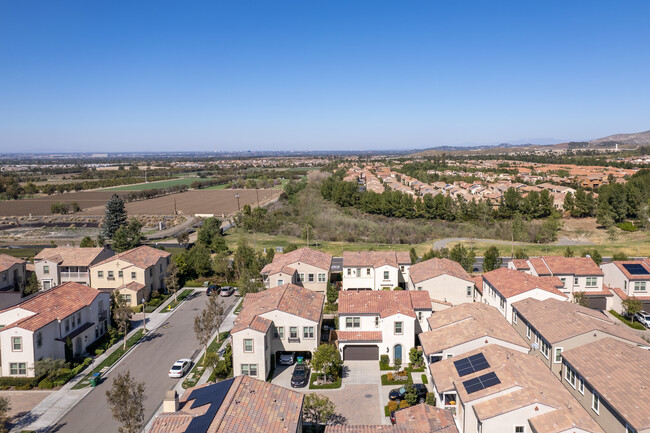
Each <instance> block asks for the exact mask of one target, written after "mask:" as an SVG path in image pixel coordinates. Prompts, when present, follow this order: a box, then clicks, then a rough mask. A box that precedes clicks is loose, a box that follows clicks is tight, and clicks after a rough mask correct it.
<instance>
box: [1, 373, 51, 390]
mask: <svg viewBox="0 0 650 433" xmlns="http://www.w3.org/2000/svg"><path fill="white" fill-rule="evenodd" d="M42 379H43V376H41V377H11V376H5V377H0V387H11V386H13V387H16V388H17V387H23V386H29V388H34V387H36V386H38V383H39V382H40V381H41V380H42ZM29 388H27V389H29Z"/></svg>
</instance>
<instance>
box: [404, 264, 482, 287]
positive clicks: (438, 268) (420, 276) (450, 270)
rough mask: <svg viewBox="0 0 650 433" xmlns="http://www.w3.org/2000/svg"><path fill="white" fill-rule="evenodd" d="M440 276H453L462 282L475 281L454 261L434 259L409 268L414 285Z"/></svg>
mask: <svg viewBox="0 0 650 433" xmlns="http://www.w3.org/2000/svg"><path fill="white" fill-rule="evenodd" d="M439 275H451V276H453V277H456V278H460V279H461V280H466V281H473V280H472V277H470V276H469V274H468V273H467V271H465V269H463V267H462V266H461V265H460V264H459V263H458V262H454V261H453V260H449V259H438V258H433V259H430V260H426V261H424V262H420V263H416V264H414V265H413V266H411V267H410V268H409V276H410V277H411V281H413V283H414V284H417V283H419V282H421V281H425V280H429V279H431V278H435V277H437V276H439Z"/></svg>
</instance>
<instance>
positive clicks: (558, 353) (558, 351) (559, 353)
mask: <svg viewBox="0 0 650 433" xmlns="http://www.w3.org/2000/svg"><path fill="white" fill-rule="evenodd" d="M562 350H563V349H562V348H561V347H556V348H555V363H556V364H560V363H561V362H562Z"/></svg>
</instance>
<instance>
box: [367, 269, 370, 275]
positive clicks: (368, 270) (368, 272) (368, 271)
mask: <svg viewBox="0 0 650 433" xmlns="http://www.w3.org/2000/svg"><path fill="white" fill-rule="evenodd" d="M366 276H368V277H369V276H370V268H368V269H366Z"/></svg>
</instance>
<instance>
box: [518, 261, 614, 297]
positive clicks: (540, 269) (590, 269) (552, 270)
mask: <svg viewBox="0 0 650 433" xmlns="http://www.w3.org/2000/svg"><path fill="white" fill-rule="evenodd" d="M525 262H526V264H525V265H524V266H522V267H521V268H519V267H517V265H520V266H521V260H516V261H515V260H513V261H511V262H510V263H509V264H508V267H509V268H510V269H516V270H520V271H522V272H526V273H529V274H531V275H535V276H538V277H558V278H559V279H560V281H562V284H563V286H564V287H563V288H561V289H560V291H561V292H562V293H564V294H565V295H567V296H569V298H570V299H571V300H572V299H573V294H574V293H576V292H584V293H585V294H587V295H588V294H598V295H602V294H603V275H604V274H603V271H602V270H601V269H600V268H599V267H598V265H597V264H596V263H595V262H594V261H593V260H592V259H591V258H590V257H559V256H543V257H532V258H530V259H528V260H526V261H525Z"/></svg>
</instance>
